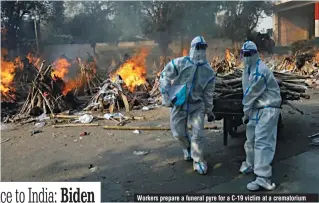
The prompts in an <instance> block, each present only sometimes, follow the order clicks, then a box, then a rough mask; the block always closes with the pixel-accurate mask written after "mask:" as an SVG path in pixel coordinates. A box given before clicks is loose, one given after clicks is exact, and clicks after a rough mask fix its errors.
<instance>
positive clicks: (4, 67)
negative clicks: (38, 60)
mask: <svg viewBox="0 0 319 203" xmlns="http://www.w3.org/2000/svg"><path fill="white" fill-rule="evenodd" d="M7 54H8V50H6V49H1V71H0V76H1V84H0V91H1V95H3V96H6V99H8V100H9V101H12V100H13V99H15V95H14V92H15V88H14V87H12V82H13V80H14V77H15V74H16V69H17V68H20V69H22V68H23V63H22V62H21V60H20V58H19V57H17V58H15V59H14V60H13V61H6V60H5V59H4V56H5V55H7ZM6 99H3V100H6Z"/></svg>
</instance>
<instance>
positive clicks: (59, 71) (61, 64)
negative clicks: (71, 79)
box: [51, 58, 71, 79]
mask: <svg viewBox="0 0 319 203" xmlns="http://www.w3.org/2000/svg"><path fill="white" fill-rule="evenodd" d="M53 65H54V69H53V71H52V72H51V77H52V78H53V79H54V78H55V77H59V78H61V79H64V77H65V75H66V74H67V73H68V72H69V69H68V68H69V67H70V66H71V64H70V63H69V62H68V61H67V60H66V59H64V58H59V59H57V60H56V61H55V62H54V63H53Z"/></svg>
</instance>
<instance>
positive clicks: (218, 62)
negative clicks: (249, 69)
mask: <svg viewBox="0 0 319 203" xmlns="http://www.w3.org/2000/svg"><path fill="white" fill-rule="evenodd" d="M210 65H211V67H212V68H213V69H214V71H215V72H216V73H222V74H224V73H230V72H232V71H234V70H235V69H236V68H237V67H236V57H235V55H234V54H233V53H231V52H230V51H229V50H228V49H227V50H226V52H225V56H224V58H222V59H220V58H219V57H218V56H217V57H214V58H213V60H212V63H211V64H210Z"/></svg>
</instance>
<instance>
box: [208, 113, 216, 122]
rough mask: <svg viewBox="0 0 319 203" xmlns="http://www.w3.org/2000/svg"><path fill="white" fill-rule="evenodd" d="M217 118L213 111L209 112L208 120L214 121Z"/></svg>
mask: <svg viewBox="0 0 319 203" xmlns="http://www.w3.org/2000/svg"><path fill="white" fill-rule="evenodd" d="M214 120H215V115H214V114H213V113H209V114H207V122H213V121H214Z"/></svg>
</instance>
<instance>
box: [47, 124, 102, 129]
mask: <svg viewBox="0 0 319 203" xmlns="http://www.w3.org/2000/svg"><path fill="white" fill-rule="evenodd" d="M83 126H86V127H89V126H99V124H98V123H78V124H62V125H52V127H53V128H64V127H83Z"/></svg>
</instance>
